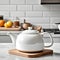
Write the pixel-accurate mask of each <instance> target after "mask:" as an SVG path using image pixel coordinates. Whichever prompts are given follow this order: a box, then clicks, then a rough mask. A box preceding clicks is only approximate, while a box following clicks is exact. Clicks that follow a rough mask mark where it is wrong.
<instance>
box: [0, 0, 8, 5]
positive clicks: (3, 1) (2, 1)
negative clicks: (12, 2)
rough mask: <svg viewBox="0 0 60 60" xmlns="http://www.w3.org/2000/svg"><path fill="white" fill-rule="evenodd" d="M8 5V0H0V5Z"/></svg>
mask: <svg viewBox="0 0 60 60" xmlns="http://www.w3.org/2000/svg"><path fill="white" fill-rule="evenodd" d="M2 4H3V5H4V4H9V0H0V5H2Z"/></svg>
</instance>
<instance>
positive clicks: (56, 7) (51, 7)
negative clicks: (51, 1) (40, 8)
mask: <svg viewBox="0 0 60 60" xmlns="http://www.w3.org/2000/svg"><path fill="white" fill-rule="evenodd" d="M50 10H53V11H60V5H50Z"/></svg>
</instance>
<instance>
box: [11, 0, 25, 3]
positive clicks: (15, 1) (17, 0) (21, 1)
mask: <svg viewBox="0 0 60 60" xmlns="http://www.w3.org/2000/svg"><path fill="white" fill-rule="evenodd" d="M10 4H25V0H10Z"/></svg>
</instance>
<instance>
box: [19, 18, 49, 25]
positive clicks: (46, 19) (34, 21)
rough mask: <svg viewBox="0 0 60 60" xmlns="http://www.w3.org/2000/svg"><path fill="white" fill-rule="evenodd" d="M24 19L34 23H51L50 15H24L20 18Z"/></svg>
mask: <svg viewBox="0 0 60 60" xmlns="http://www.w3.org/2000/svg"><path fill="white" fill-rule="evenodd" d="M24 19H26V21H27V22H30V23H33V24H49V18H48V17H39V18H36V17H34V18H33V17H30V18H29V17H23V18H20V20H21V21H23V20H24Z"/></svg>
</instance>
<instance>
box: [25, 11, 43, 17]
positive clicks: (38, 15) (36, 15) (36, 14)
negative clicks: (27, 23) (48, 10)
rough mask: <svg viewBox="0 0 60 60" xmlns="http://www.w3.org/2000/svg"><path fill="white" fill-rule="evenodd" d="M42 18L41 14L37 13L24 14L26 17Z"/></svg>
mask: <svg viewBox="0 0 60 60" xmlns="http://www.w3.org/2000/svg"><path fill="white" fill-rule="evenodd" d="M41 16H42V12H40V11H39V12H38V11H29V12H26V17H41Z"/></svg>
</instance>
